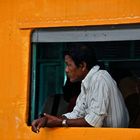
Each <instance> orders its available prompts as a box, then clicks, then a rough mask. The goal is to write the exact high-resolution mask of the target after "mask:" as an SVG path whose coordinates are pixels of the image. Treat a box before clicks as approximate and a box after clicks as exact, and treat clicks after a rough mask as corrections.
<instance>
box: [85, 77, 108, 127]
mask: <svg viewBox="0 0 140 140" xmlns="http://www.w3.org/2000/svg"><path fill="white" fill-rule="evenodd" d="M93 84H94V85H93V86H92V87H91V89H90V93H89V94H91V96H90V98H89V100H88V101H89V102H90V103H89V106H88V110H87V114H86V116H85V120H86V122H87V123H89V124H90V125H91V126H94V127H101V126H102V125H103V121H104V118H105V117H106V116H107V115H108V114H107V110H108V106H109V87H108V86H109V85H108V84H107V83H106V81H105V79H104V78H103V77H100V78H99V79H98V80H97V81H96V83H93Z"/></svg>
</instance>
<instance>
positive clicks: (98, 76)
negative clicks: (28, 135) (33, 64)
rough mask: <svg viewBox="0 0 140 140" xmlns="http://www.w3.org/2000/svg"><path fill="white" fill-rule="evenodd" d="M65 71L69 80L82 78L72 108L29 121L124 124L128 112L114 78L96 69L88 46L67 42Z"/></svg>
mask: <svg viewBox="0 0 140 140" xmlns="http://www.w3.org/2000/svg"><path fill="white" fill-rule="evenodd" d="M65 63H66V69H65V71H66V74H67V76H68V77H69V79H70V81H71V82H76V81H82V83H81V93H80V95H79V96H78V98H77V101H76V105H75V107H74V109H73V111H72V112H69V113H66V114H63V115H62V116H61V117H56V116H52V115H49V114H44V116H43V117H41V118H39V119H37V120H34V121H33V122H32V131H34V132H39V129H40V128H41V127H60V126H65V127H91V126H93V127H128V122H129V116H128V111H127V109H126V107H125V104H124V100H123V98H122V95H121V93H120V91H119V89H118V87H117V84H116V82H115V81H114V80H113V79H112V77H111V76H110V74H109V73H108V72H107V71H105V70H100V67H99V66H98V65H97V62H96V58H95V54H94V53H93V50H92V48H91V47H87V46H85V45H84V44H76V43H71V44H69V50H68V51H66V52H65Z"/></svg>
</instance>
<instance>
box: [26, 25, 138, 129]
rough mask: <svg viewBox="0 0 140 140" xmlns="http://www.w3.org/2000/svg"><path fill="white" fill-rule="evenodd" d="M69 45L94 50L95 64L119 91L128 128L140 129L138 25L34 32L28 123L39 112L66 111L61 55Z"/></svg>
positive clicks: (58, 112) (63, 65)
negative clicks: (106, 71)
mask: <svg viewBox="0 0 140 140" xmlns="http://www.w3.org/2000/svg"><path fill="white" fill-rule="evenodd" d="M69 42H83V43H86V44H87V45H88V46H89V47H90V46H94V48H95V53H96V56H97V59H98V62H99V64H100V65H101V67H102V68H104V69H106V70H108V71H109V72H110V73H111V75H112V76H113V78H114V79H115V80H116V81H117V84H118V86H119V87H120V90H121V91H122V94H123V97H124V99H125V101H126V104H127V107H128V110H129V113H130V117H131V123H132V127H140V120H139V118H140V117H138V115H140V112H139V110H140V107H139V106H140V99H139V94H140V47H139V46H140V26H138V25H137V26H136V25H134V26H105V27H75V28H52V29H38V30H35V31H34V32H33V34H32V66H31V94H30V99H31V100H30V101H31V102H30V117H29V123H30V122H31V121H32V120H33V119H35V118H37V117H38V116H39V114H41V113H43V112H47V113H50V114H53V115H60V114H62V113H65V111H66V108H67V105H68V104H67V102H66V101H65V100H64V99H63V90H62V87H63V85H64V83H65V79H66V76H65V71H64V70H65V64H64V59H63V51H64V49H65V47H66V46H67V44H68V43H69ZM130 87H131V89H130ZM130 92H131V93H130ZM132 98H133V100H132ZM133 124H134V125H133Z"/></svg>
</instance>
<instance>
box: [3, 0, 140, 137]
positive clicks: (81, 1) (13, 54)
mask: <svg viewBox="0 0 140 140" xmlns="http://www.w3.org/2000/svg"><path fill="white" fill-rule="evenodd" d="M131 23H140V1H139V0H133V1H131V0H125V1H122V0H1V2H0V79H1V80H0V138H1V140H38V139H41V140H46V139H47V140H60V139H61V140H64V139H67V140H71V139H81V140H85V139H88V140H93V139H94V140H118V139H120V140H139V139H140V130H139V129H119V128H118V129H112V128H108V129H106V128H54V129H41V132H40V133H39V134H34V133H32V132H31V128H30V127H29V126H27V123H26V122H27V118H28V104H29V88H30V87H29V85H30V84H29V83H30V57H31V56H30V53H31V52H30V49H31V44H30V40H31V39H30V37H31V32H32V31H33V29H36V28H47V27H66V26H87V25H90V26H94V25H110V24H131Z"/></svg>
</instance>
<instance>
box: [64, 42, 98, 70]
mask: <svg viewBox="0 0 140 140" xmlns="http://www.w3.org/2000/svg"><path fill="white" fill-rule="evenodd" d="M64 55H69V56H70V57H71V58H72V59H73V61H74V63H75V65H76V66H77V67H79V66H80V64H81V63H82V62H85V63H86V64H87V69H88V70H90V69H91V68H92V67H93V66H94V65H96V64H97V60H96V55H95V52H94V48H93V47H92V46H88V45H87V44H86V43H68V44H67V45H66V50H65V52H64Z"/></svg>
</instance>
